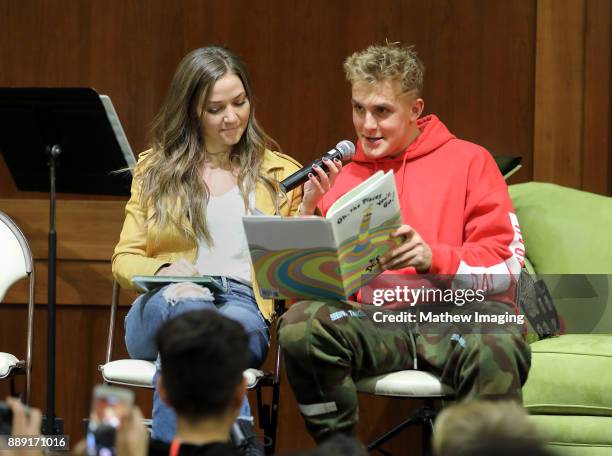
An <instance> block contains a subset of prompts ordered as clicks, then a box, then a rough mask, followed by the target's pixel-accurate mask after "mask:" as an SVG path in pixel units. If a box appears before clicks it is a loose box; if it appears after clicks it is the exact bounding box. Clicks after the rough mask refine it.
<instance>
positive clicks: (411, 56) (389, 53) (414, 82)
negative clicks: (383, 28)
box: [344, 43, 425, 95]
mask: <svg viewBox="0 0 612 456" xmlns="http://www.w3.org/2000/svg"><path fill="white" fill-rule="evenodd" d="M344 73H345V74H346V79H348V81H349V82H350V83H351V84H354V83H355V82H367V83H373V82H381V81H384V80H396V81H399V82H400V84H401V88H402V92H411V91H413V90H416V91H417V95H421V92H422V91H423V75H424V73H425V66H424V65H423V62H421V60H420V59H419V57H418V56H417V53H416V51H415V50H414V46H408V47H402V46H400V44H399V43H387V44H384V45H373V46H370V47H368V48H367V49H366V50H364V51H359V52H355V53H354V54H353V55H351V56H350V57H348V58H347V59H346V60H345V61H344Z"/></svg>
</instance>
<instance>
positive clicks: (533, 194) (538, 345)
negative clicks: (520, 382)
mask: <svg viewBox="0 0 612 456" xmlns="http://www.w3.org/2000/svg"><path fill="white" fill-rule="evenodd" d="M510 195H511V197H512V201H513V203H514V207H515V209H516V214H517V217H518V219H519V222H520V224H521V231H522V234H523V239H524V241H525V246H526V250H527V260H528V261H527V263H528V265H527V266H528V269H530V272H532V273H536V274H537V275H538V276H539V277H542V275H545V276H543V277H544V280H545V282H546V283H547V285H548V288H549V290H550V291H551V294H552V296H553V298H554V300H555V306H556V307H557V309H558V310H559V313H560V315H561V316H562V319H563V321H564V323H563V324H564V326H565V329H564V331H563V333H564V335H561V336H560V337H551V338H547V339H544V340H540V341H537V342H534V343H533V344H532V354H533V355H532V367H531V371H530V373H529V377H528V379H527V383H526V384H525V386H524V388H523V399H524V404H525V407H526V408H527V410H528V411H529V413H530V414H531V417H532V420H533V421H534V423H535V424H536V426H538V427H539V428H540V429H541V431H542V432H543V433H544V435H545V436H546V438H547V441H548V442H549V446H550V448H551V449H554V451H555V452H556V453H557V454H559V455H564V456H569V455H571V456H587V455H588V456H600V455H601V456H603V455H612V330H611V329H610V328H611V327H612V297H611V296H612V280H611V277H612V275H611V274H612V198H609V197H603V196H599V195H595V194H591V193H587V192H582V191H578V190H573V189H569V188H564V187H560V186H557V185H552V184H542V183H535V182H532V183H527V184H518V185H513V186H511V187H510ZM547 274H551V276H547ZM552 274H576V275H571V276H568V275H565V276H552ZM579 274H585V275H579ZM597 274H599V275H597Z"/></svg>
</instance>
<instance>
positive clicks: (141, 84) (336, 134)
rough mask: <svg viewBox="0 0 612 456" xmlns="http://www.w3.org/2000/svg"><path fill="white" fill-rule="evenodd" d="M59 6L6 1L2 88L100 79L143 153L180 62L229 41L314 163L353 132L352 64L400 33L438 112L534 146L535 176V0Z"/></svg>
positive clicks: (279, 130)
mask: <svg viewBox="0 0 612 456" xmlns="http://www.w3.org/2000/svg"><path fill="white" fill-rule="evenodd" d="M59 3H61V4H62V5H65V7H61V8H60V7H58V1H53V0H35V1H30V2H14V1H11V0H0V10H1V11H2V14H1V15H0V29H2V30H3V36H4V37H5V39H4V40H2V41H0V56H1V58H0V86H91V87H95V88H96V89H97V90H98V91H99V92H100V93H106V94H108V95H110V96H111V98H112V99H113V102H114V104H115V107H116V109H117V112H118V114H119V117H120V119H121V121H122V123H123V126H124V128H125V131H126V134H127V137H128V139H129V140H130V142H131V144H132V147H133V149H134V151H135V152H139V151H141V150H144V149H145V148H146V144H147V142H148V139H147V132H148V129H149V125H150V123H151V121H152V119H153V116H154V115H155V113H156V111H157V110H158V109H159V107H160V104H161V102H162V100H163V97H164V96H165V93H166V90H167V86H168V84H169V81H170V78H171V76H172V74H173V72H174V70H175V68H176V65H177V63H178V62H179V60H180V59H181V58H182V57H183V56H184V55H185V54H186V53H187V52H188V51H190V50H192V49H194V48H196V47H200V46H203V45H206V44H211V43H219V44H224V45H227V46H229V47H231V48H233V49H235V50H236V51H238V52H239V53H240V54H241V55H243V57H244V59H245V60H246V62H247V64H248V67H249V69H250V72H251V74H252V79H253V86H254V90H255V95H256V100H255V102H256V105H257V108H256V109H257V115H258V117H259V118H260V121H261V123H262V124H263V126H264V127H265V128H266V130H268V131H269V133H270V134H272V136H274V137H275V138H276V139H278V141H279V143H280V144H281V146H282V147H283V149H284V150H285V151H286V152H287V153H289V154H291V155H293V156H295V157H296V158H298V159H299V160H301V161H303V162H305V161H309V160H311V159H313V158H314V157H316V156H317V155H320V154H322V153H323V152H324V151H327V150H329V148H330V147H331V146H332V145H333V144H336V143H337V142H338V141H339V140H340V139H343V138H347V139H352V138H354V132H353V128H352V124H351V114H350V109H351V107H350V102H349V93H350V88H349V85H348V84H347V83H346V82H345V80H344V75H343V72H342V62H343V60H344V59H345V58H346V56H347V55H349V54H350V53H352V52H354V51H355V50H359V49H362V48H364V47H365V46H367V45H369V44H372V43H380V42H384V41H385V40H386V39H388V40H389V41H401V42H402V43H404V44H410V43H413V44H415V45H416V47H417V50H418V52H419V54H420V55H421V57H422V59H423V61H424V62H425V65H426V67H427V74H426V80H425V94H424V95H425V101H426V111H427V112H430V113H431V112H433V113H436V114H438V115H439V116H440V117H441V119H442V120H443V121H444V122H446V123H447V125H448V127H449V128H450V130H451V131H453V132H454V133H456V134H457V135H458V136H460V137H463V138H465V139H468V140H470V141H474V142H478V143H481V144H482V145H483V146H485V147H487V148H488V149H490V150H491V151H492V152H493V153H499V154H520V155H522V156H523V157H524V158H525V159H524V168H523V170H522V171H521V174H520V175H519V180H527V179H530V178H531V158H530V156H531V148H532V144H533V73H534V49H535V4H536V2H535V0H523V1H521V2H508V1H506V0H464V1H461V2H457V1H453V0H431V1H428V2H422V1H417V0H381V1H379V2H377V3H376V7H373V5H372V2H371V1H368V0H353V1H349V0H339V1H334V2H329V1H326V0H314V1H309V2H282V1H278V0H261V1H257V2H251V1H247V0H227V1H224V2H214V1H201V0H190V1H177V2H167V1H148V0H132V1H123V0H111V1H106V0H92V1H89V2H71V1H68V0H60V2H59ZM0 166H1V164H0ZM0 177H2V174H1V173H0ZM0 191H1V192H5V191H9V192H10V189H8V190H6V189H5V188H4V185H0ZM3 195H4V196H10V197H12V196H14V195H10V194H9V193H6V194H4V193H0V197H2V196H3Z"/></svg>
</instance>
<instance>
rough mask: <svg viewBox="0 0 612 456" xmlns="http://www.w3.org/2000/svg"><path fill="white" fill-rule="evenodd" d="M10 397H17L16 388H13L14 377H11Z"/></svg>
mask: <svg viewBox="0 0 612 456" xmlns="http://www.w3.org/2000/svg"><path fill="white" fill-rule="evenodd" d="M11 397H17V387H16V386H15V375H11Z"/></svg>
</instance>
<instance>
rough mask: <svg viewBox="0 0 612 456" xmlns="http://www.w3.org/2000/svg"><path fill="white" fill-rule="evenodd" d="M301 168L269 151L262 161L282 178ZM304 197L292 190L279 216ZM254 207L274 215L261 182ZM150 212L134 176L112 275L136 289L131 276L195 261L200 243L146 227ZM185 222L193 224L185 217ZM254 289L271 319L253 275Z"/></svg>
mask: <svg viewBox="0 0 612 456" xmlns="http://www.w3.org/2000/svg"><path fill="white" fill-rule="evenodd" d="M147 154H148V151H147V152H143V153H142V154H140V155H139V157H138V164H137V165H136V168H135V170H134V175H138V173H139V172H140V170H141V167H142V162H143V160H144V158H145V157H146V156H147ZM299 168H300V164H299V163H298V162H297V161H296V160H294V159H293V158H291V157H289V156H287V155H284V154H281V153H279V152H272V151H270V150H266V151H265V154H264V159H263V162H262V164H261V173H262V174H263V175H265V176H268V177H271V178H274V179H276V180H278V181H281V180H283V179H284V178H285V177H287V176H289V175H291V174H292V173H294V172H295V171H297V170H298V169H299ZM301 199H302V190H301V188H296V189H295V190H293V191H291V192H289V193H288V194H287V198H283V199H282V200H281V201H280V204H279V211H280V215H283V216H289V215H293V214H295V213H297V211H298V208H299V205H300V202H301ZM255 207H256V209H257V210H259V211H261V212H263V213H264V214H269V215H272V214H274V201H273V200H272V197H271V196H270V193H269V192H268V190H267V189H266V188H265V187H264V186H263V184H261V183H258V184H257V187H256V188H255ZM151 212H152V208H151V207H149V208H148V209H147V211H146V213H145V211H143V210H142V208H141V205H140V192H139V190H138V186H137V185H136V179H133V181H132V195H131V197H130V200H129V201H128V202H127V205H126V206H125V221H124V222H123V229H122V230H121V236H120V237H119V242H118V243H117V246H116V247H115V251H114V253H113V258H112V268H113V276H114V278H115V280H116V281H117V282H118V283H119V285H120V286H121V287H123V288H127V289H134V290H135V289H136V286H135V285H134V284H133V283H132V277H134V276H136V275H154V274H155V273H156V272H157V271H158V270H159V268H160V267H162V266H163V265H164V264H167V263H174V262H175V261H177V260H178V259H180V258H185V259H187V260H189V261H192V262H193V261H195V259H196V257H197V253H198V245H197V241H196V240H195V236H193V237H191V238H189V237H186V236H185V235H184V234H182V233H180V232H179V230H177V229H176V228H174V227H173V226H166V227H163V228H162V229H161V231H160V230H159V229H151V227H146V226H145V221H146V220H147V218H148V217H149V216H151ZM182 223H183V224H184V225H186V226H188V227H189V228H190V227H191V224H189V222H188V221H187V220H186V219H184V220H183V222H182ZM253 290H254V292H255V297H256V299H257V304H258V306H259V309H260V310H261V313H262V314H263V316H264V317H265V318H267V319H269V318H270V317H271V316H272V310H273V306H272V301H271V300H269V299H263V298H262V297H261V295H260V293H259V287H258V286H257V283H256V282H255V275H254V274H253Z"/></svg>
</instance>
